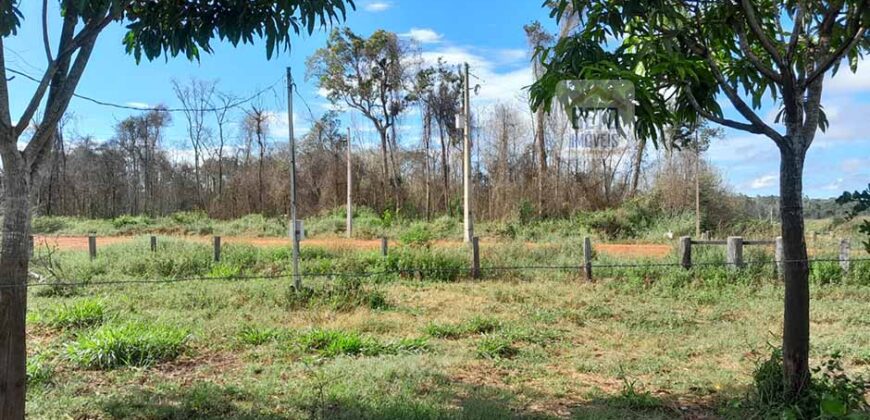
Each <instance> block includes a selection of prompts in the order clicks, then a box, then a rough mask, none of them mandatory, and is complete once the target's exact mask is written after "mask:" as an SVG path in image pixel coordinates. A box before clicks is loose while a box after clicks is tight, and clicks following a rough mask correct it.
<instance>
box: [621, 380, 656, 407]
mask: <svg viewBox="0 0 870 420" xmlns="http://www.w3.org/2000/svg"><path fill="white" fill-rule="evenodd" d="M620 376H621V377H622V390H620V392H619V395H618V396H617V397H616V398H615V400H614V402H615V404H614V405H616V406H617V407H622V408H628V409H631V410H655V409H659V408H661V407H662V402H661V401H660V400H659V399H658V398H656V397H654V396H653V395H652V394H651V393H650V392H649V391H640V390H639V389H638V388H639V387H638V385H637V381H634V380H629V379H628V378H626V377H625V375H624V374H620Z"/></svg>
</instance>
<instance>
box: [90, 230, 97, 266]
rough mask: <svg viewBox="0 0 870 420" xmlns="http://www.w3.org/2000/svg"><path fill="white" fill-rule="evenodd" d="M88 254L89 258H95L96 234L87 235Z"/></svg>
mask: <svg viewBox="0 0 870 420" xmlns="http://www.w3.org/2000/svg"><path fill="white" fill-rule="evenodd" d="M88 255H90V256H91V260H94V259H96V258H97V235H96V234H90V235H88Z"/></svg>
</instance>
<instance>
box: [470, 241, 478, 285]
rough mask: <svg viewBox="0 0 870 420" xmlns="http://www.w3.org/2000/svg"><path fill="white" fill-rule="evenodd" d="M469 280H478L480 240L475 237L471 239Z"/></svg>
mask: <svg viewBox="0 0 870 420" xmlns="http://www.w3.org/2000/svg"><path fill="white" fill-rule="evenodd" d="M471 278H473V279H479V278H480V240H479V239H478V237H477V236H475V237H473V238H471Z"/></svg>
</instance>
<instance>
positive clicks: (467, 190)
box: [462, 63, 474, 243]
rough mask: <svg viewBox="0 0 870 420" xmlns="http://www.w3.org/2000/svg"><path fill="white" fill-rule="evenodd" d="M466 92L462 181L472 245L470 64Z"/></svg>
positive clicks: (467, 236) (467, 230)
mask: <svg viewBox="0 0 870 420" xmlns="http://www.w3.org/2000/svg"><path fill="white" fill-rule="evenodd" d="M464 77H465V92H464V95H463V100H464V102H465V104H464V111H465V115H464V117H465V124H463V125H464V127H463V128H464V129H465V130H464V132H463V134H464V137H463V141H462V181H463V193H464V194H463V200H462V202H463V207H464V212H465V223H464V226H465V238H464V240H465V242H466V243H470V242H471V238H473V237H474V224H473V223H474V222H473V220H472V219H471V215H472V212H471V77H470V70H469V66H468V63H465V74H464Z"/></svg>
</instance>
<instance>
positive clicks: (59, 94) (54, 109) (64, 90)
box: [24, 38, 96, 171]
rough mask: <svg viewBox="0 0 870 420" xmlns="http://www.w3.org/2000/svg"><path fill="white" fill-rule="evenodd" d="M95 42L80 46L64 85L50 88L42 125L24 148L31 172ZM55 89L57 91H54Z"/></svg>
mask: <svg viewBox="0 0 870 420" xmlns="http://www.w3.org/2000/svg"><path fill="white" fill-rule="evenodd" d="M95 41H96V39H94V38H92V39H90V40H89V41H88V42H85V43H84V44H83V45H82V47H81V49H80V50H79V53H78V54H77V55H76V59H75V63H73V65H72V68H71V69H70V71H69V74H68V76H67V77H66V78H65V79H66V80H64V83H63V84H62V85H61V86H52V91H53V92H52V95H51V97H50V98H49V101H48V103H47V104H46V110H45V118H43V121H42V123H41V124H40V126H39V128H38V129H37V130H36V133H35V134H34V136H33V139H32V140H31V141H30V142H29V143H28V144H27V146H26V147H25V148H24V159H25V164H27V165H29V166H31V171H32V170H33V169H38V168H32V166H33V165H34V163H37V164H38V163H39V162H38V159H37V158H38V157H39V155H41V154H42V153H43V152H44V150H45V148H46V147H47V146H49V145H50V144H51V143H50V140H51V137H52V135H53V134H54V130H55V129H56V126H57V123H58V122H59V121H60V119H61V118H62V117H63V113H64V110H66V108H67V106H69V102H70V100H71V99H72V97H73V94H75V90H76V87H78V84H79V81H80V80H81V77H82V74H84V71H85V67H87V64H88V61H89V60H90V58H91V53H92V52H93V50H94V44H95ZM55 89H57V90H56V91H55Z"/></svg>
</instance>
